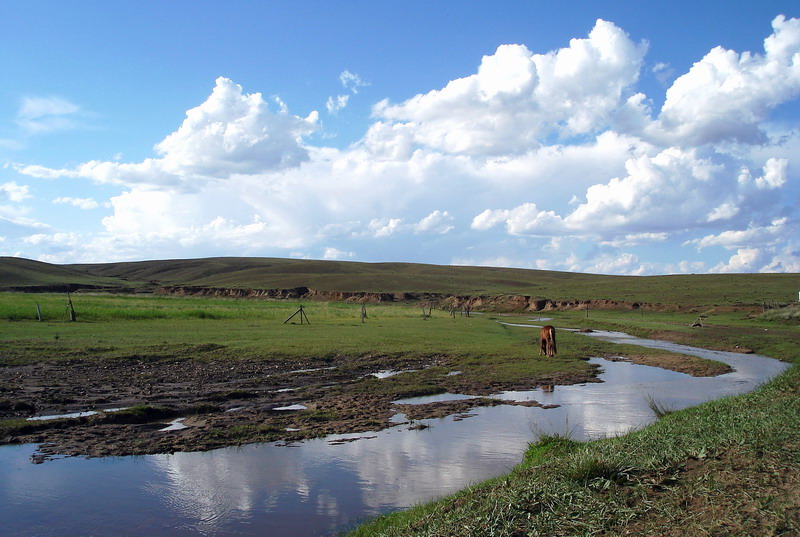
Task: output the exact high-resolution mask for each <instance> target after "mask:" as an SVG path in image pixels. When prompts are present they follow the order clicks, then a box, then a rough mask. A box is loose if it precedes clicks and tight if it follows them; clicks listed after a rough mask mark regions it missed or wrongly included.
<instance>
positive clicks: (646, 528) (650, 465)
mask: <svg viewBox="0 0 800 537" xmlns="http://www.w3.org/2000/svg"><path fill="white" fill-rule="evenodd" d="M798 391H800V367H798V366H797V365H795V366H794V367H792V368H791V369H790V370H789V371H788V372H787V373H785V374H783V375H782V376H781V377H779V378H778V379H777V380H775V381H773V382H771V383H770V384H768V385H766V386H764V387H762V388H760V389H758V390H756V391H755V392H752V393H749V394H745V395H741V396H736V397H730V398H726V399H722V400H718V401H713V402H710V403H706V404H704V405H701V406H699V407H694V408H689V409H686V410H681V411H678V412H674V413H671V414H669V415H667V416H665V417H664V418H662V419H660V420H659V421H658V422H656V423H655V424H653V425H651V426H649V427H647V428H645V429H642V430H640V431H637V432H634V433H630V434H628V435H625V436H622V437H618V438H609V439H603V440H598V441H594V442H590V443H578V442H574V441H571V440H569V439H568V438H562V437H552V436H550V437H545V438H542V439H541V440H540V441H539V442H538V443H537V444H535V445H532V446H531V447H530V448H529V450H528V452H527V453H526V455H525V459H524V462H522V463H521V464H520V465H519V466H517V467H516V468H515V469H514V470H513V471H512V472H511V473H509V474H508V475H506V476H502V477H500V478H496V479H494V480H491V481H488V482H486V483H483V484H480V485H476V486H473V487H469V488H467V489H465V490H464V491H462V492H460V493H457V494H455V495H453V496H451V497H448V498H445V499H443V500H440V501H437V502H434V503H430V504H426V505H423V506H419V507H416V508H413V509H410V510H409V511H405V512H399V513H393V514H390V515H386V516H383V517H380V518H378V519H376V520H375V521H373V522H371V523H369V524H367V525H365V526H362V527H360V528H358V529H357V530H355V531H353V532H352V533H350V534H349V535H350V536H351V537H361V536H365V537H366V536H370V537H400V536H402V537H411V536H416V537H422V536H431V537H432V536H448V537H460V536H474V537H478V536H480V537H488V536H498V537H500V536H502V537H512V536H513V537H517V536H523V535H548V536H554V535H555V536H557V535H609V536H610V535H659V536H683V535H753V536H756V535H757V536H764V535H797V534H798V532H800V517H799V516H798V514H799V513H800V397H798V395H800V394H798Z"/></svg>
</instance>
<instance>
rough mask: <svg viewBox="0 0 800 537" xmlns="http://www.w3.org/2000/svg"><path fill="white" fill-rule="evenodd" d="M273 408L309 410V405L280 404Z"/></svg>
mask: <svg viewBox="0 0 800 537" xmlns="http://www.w3.org/2000/svg"><path fill="white" fill-rule="evenodd" d="M272 410H290V411H291V410H308V407H307V406H306V405H300V404H297V405H288V406H278V407H275V408H273V409H272Z"/></svg>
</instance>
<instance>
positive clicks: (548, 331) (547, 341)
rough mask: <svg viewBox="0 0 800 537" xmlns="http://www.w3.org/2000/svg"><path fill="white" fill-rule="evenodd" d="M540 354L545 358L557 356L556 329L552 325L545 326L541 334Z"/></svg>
mask: <svg viewBox="0 0 800 537" xmlns="http://www.w3.org/2000/svg"><path fill="white" fill-rule="evenodd" d="M539 354H540V355H541V354H544V355H545V356H555V355H556V354H558V352H557V350H556V329H555V328H553V327H552V326H550V325H547V326H543V327H542V331H541V332H540V333H539Z"/></svg>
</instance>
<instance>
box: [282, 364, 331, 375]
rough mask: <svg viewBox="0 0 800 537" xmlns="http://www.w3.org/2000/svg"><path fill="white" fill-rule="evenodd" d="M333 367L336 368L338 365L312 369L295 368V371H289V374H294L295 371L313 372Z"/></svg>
mask: <svg viewBox="0 0 800 537" xmlns="http://www.w3.org/2000/svg"><path fill="white" fill-rule="evenodd" d="M331 369H336V366H331V367H312V368H311V369H295V370H294V371H289V374H290V375H292V374H294V373H313V372H314V371H330V370H331Z"/></svg>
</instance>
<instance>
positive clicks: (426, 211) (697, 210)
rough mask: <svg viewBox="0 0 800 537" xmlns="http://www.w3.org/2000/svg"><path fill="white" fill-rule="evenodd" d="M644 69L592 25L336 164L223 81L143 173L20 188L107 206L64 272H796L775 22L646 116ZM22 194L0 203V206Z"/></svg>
mask: <svg viewBox="0 0 800 537" xmlns="http://www.w3.org/2000/svg"><path fill="white" fill-rule="evenodd" d="M647 51H648V46H647V43H645V42H641V43H635V42H633V41H632V40H631V39H630V38H629V36H628V35H627V34H626V33H625V32H624V31H623V30H622V29H621V28H619V27H617V26H616V25H615V24H613V23H611V22H607V21H603V20H598V21H597V22H596V24H595V26H594V28H593V29H592V30H591V31H590V32H589V33H588V35H587V36H586V37H585V38H576V39H572V40H570V41H569V43H568V45H567V46H565V47H563V48H561V49H558V50H554V51H550V52H545V53H535V52H532V51H530V50H529V49H528V48H527V47H525V46H523V45H502V46H500V47H498V49H497V50H496V51H495V52H494V53H493V54H491V55H487V56H484V57H483V58H482V59H481V60H480V63H479V65H478V66H477V69H476V71H475V73H474V74H471V75H469V76H465V77H463V78H459V79H456V80H452V81H451V82H449V83H448V84H447V85H445V86H444V87H442V88H440V89H435V90H431V91H429V92H428V93H425V94H420V95H416V96H414V97H411V98H409V99H408V100H406V101H403V102H397V103H393V102H389V101H388V100H383V101H380V102H378V103H377V104H375V105H374V107H373V116H372V120H371V121H372V122H371V124H370V126H369V128H368V129H367V131H366V132H365V134H364V136H363V137H362V138H361V139H360V140H359V141H358V142H357V143H354V144H353V145H352V146H350V147H349V148H346V149H336V148H331V147H326V146H325V145H324V144H323V143H320V142H319V140H323V141H324V139H325V138H324V137H318V136H317V135H316V133H319V132H320V131H323V130H324V125H323V122H322V121H321V120H320V117H319V114H318V113H317V112H314V111H312V112H310V113H309V114H307V115H306V117H300V116H296V115H293V114H292V113H290V112H289V109H288V106H287V105H286V104H284V103H283V102H281V101H280V100H276V99H273V100H270V101H269V102H268V100H265V98H264V97H263V96H262V95H261V94H260V93H247V92H246V91H245V90H244V89H243V88H242V87H241V86H239V85H237V84H236V83H235V82H234V81H231V80H229V79H227V78H224V77H220V78H218V79H217V80H216V85H215V86H214V88H213V90H212V92H211V94H210V96H209V97H208V99H207V100H206V101H205V102H204V103H202V104H200V105H199V106H197V107H196V108H193V109H191V110H189V111H188V112H187V113H186V118H185V120H184V121H183V123H182V124H181V125H180V126H179V127H178V128H177V130H175V132H173V133H172V134H170V135H169V136H167V137H166V138H165V139H164V140H162V141H161V142H159V143H157V144H156V145H155V153H156V156H154V157H153V158H148V159H145V160H144V161H142V162H132V163H120V162H102V161H91V162H86V163H84V164H81V165H79V166H76V167H74V168H69V169H52V168H45V167H42V166H37V165H33V164H31V165H20V166H18V170H17V171H18V172H19V173H20V174H22V175H25V176H31V177H40V178H45V177H46V178H49V179H61V180H87V179H88V180H91V181H94V182H96V183H102V184H109V185H115V186H117V187H119V188H121V189H122V191H121V193H119V194H118V195H114V196H113V197H111V199H110V200H109V202H110V208H111V209H110V213H109V214H108V216H106V217H105V218H103V220H102V225H103V228H104V230H103V231H102V232H101V233H97V234H91V235H70V236H69V237H66V238H65V237H64V236H63V234H62V235H61V236H60V237H59V239H60V242H61V244H62V246H63V245H64V244H69V245H70V249H69V251H68V252H62V253H61V254H58V255H60V256H61V257H63V258H65V259H64V260H84V259H85V260H99V261H107V260H113V259H131V258H135V259H140V258H152V257H167V256H181V257H183V256H196V255H222V254H224V255H295V256H308V257H317V258H323V257H325V258H340V259H360V260H366V261H374V260H384V259H393V260H394V259H400V260H405V261H420V262H425V261H431V262H437V263H469V264H499V265H513V266H523V267H537V268H550V269H564V270H579V271H594V272H616V273H629V274H647V273H665V272H684V271H692V272H706V271H800V244H799V241H798V237H799V236H800V234H798V228H797V219H798V210H797V207H798V198H800V188H798V175H797V171H796V163H795V159H796V155H798V154H800V151H798V150H800V143H798V130H797V128H796V127H795V126H792V125H788V126H787V124H786V123H784V122H781V121H780V117H775V111H776V109H778V108H779V107H781V106H782V105H784V104H787V103H790V102H792V101H794V100H796V99H797V98H798V96H800V20H797V19H789V20H787V19H785V18H784V17H782V16H779V17H777V18H775V19H774V20H773V22H772V33H771V34H770V35H769V36H767V38H766V39H765V40H764V48H763V51H758V52H742V53H737V52H734V51H731V50H726V49H723V48H721V47H717V48H714V49H713V50H711V51H709V53H708V54H706V56H705V57H703V58H701V59H699V60H698V61H697V62H696V63H695V64H694V65H693V66H692V67H691V69H689V70H688V72H686V73H684V74H682V75H681V76H679V77H677V78H676V79H675V80H674V82H673V83H672V85H671V86H670V87H669V88H668V89H667V90H666V94H665V95H664V96H663V97H664V99H663V102H664V104H663V106H661V109H660V110H654V109H653V105H652V101H651V100H650V99H649V98H648V96H647V95H644V94H643V93H641V92H640V91H638V88H637V85H638V83H639V79H640V77H641V76H642V73H643V70H644V69H645V68H646V66H647ZM348 73H349V72H348ZM349 74H350V76H351V77H355V76H356V75H354V74H352V73H349ZM348 80H349V79H348ZM353 93H356V92H355V91H353ZM337 103H338V104H337ZM346 103H347V101H346V100H342V99H340V100H338V101H331V102H330V103H329V106H328V111H329V113H335V111H336V110H338V109H340V108H341V107H342V106H344V105H345V104H346ZM25 194H26V190H25V187H24V186H21V185H18V184H16V183H7V184H5V185H0V206H6V207H7V211H10V210H11V209H9V208H8V207H10V205H8V204H10V203H12V202H15V203H17V204H22V203H24V198H25ZM64 203H66V202H64ZM75 205H76V206H77V205H79V204H77V203H76V204H75ZM0 215H2V213H0ZM51 239H52V236H50V237H48V235H47V234H37V235H32V236H31V237H29V238H28V239H27V240H28V241H38V242H37V244H44V243H47V241H48V240H51ZM78 252H80V253H78ZM43 257H46V256H43ZM53 260H62V259H60V258H59V257H58V256H55V257H53ZM709 260H711V261H709Z"/></svg>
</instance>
